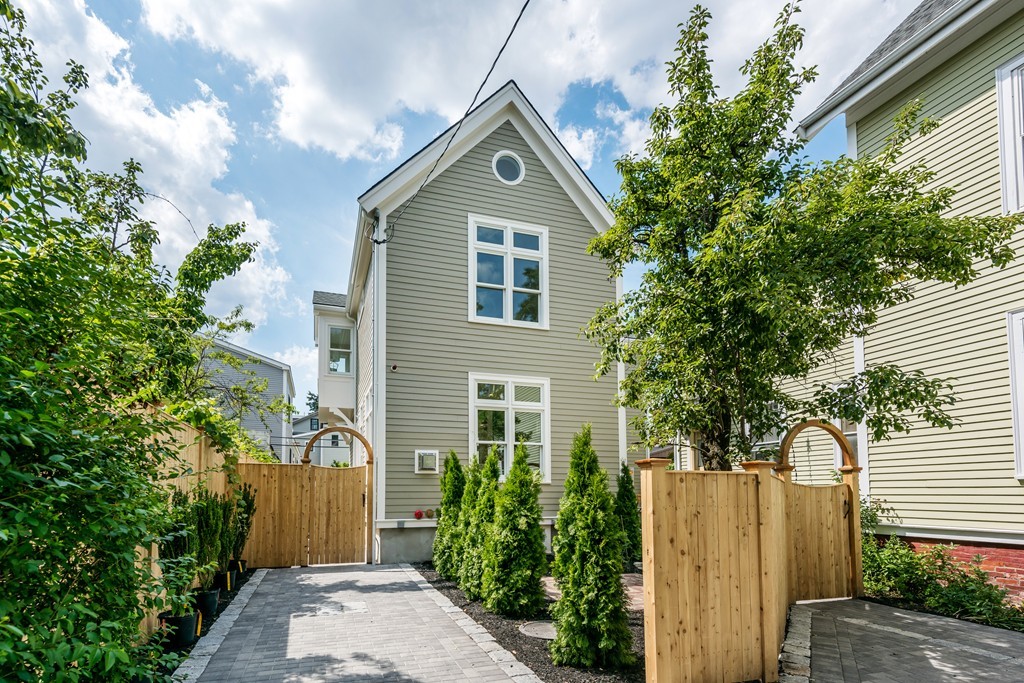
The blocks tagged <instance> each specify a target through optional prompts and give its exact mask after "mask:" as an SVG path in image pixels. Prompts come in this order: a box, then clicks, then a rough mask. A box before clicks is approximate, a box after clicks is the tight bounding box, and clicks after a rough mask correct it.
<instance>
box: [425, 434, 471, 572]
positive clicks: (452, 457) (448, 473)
mask: <svg viewBox="0 0 1024 683" xmlns="http://www.w3.org/2000/svg"><path fill="white" fill-rule="evenodd" d="M465 488H466V474H465V473H464V472H463V471H462V463H461V462H460V461H459V455H458V454H457V453H456V452H455V451H454V450H451V451H448V457H447V458H445V461H444V472H443V473H442V474H441V511H440V516H439V519H438V520H437V531H436V532H435V533H434V552H433V559H434V569H435V570H436V571H437V573H438V574H440V575H441V576H443V577H444V578H446V579H451V578H453V577H455V576H456V575H457V574H458V570H459V564H460V563H459V561H458V560H459V559H461V558H456V556H455V553H454V549H455V534H457V533H458V523H459V510H460V509H461V508H462V493H463V490H464V489H465Z"/></svg>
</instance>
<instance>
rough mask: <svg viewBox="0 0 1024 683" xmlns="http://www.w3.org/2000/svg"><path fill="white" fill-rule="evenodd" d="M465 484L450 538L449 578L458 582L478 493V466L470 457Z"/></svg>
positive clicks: (474, 459)
mask: <svg viewBox="0 0 1024 683" xmlns="http://www.w3.org/2000/svg"><path fill="white" fill-rule="evenodd" d="M464 474H465V477H466V484H465V486H464V487H463V489H462V500H461V501H460V502H459V518H458V520H457V521H456V523H455V534H454V535H453V536H452V557H453V558H455V559H454V561H453V564H454V566H453V567H452V575H451V578H452V579H453V580H455V581H456V582H458V581H459V580H460V579H459V576H460V575H461V573H462V554H463V551H464V550H465V547H466V537H467V536H469V527H470V525H471V523H472V521H473V510H474V509H475V508H476V496H477V493H479V492H480V465H479V463H478V462H477V461H476V458H473V457H472V456H471V457H470V460H469V465H468V466H467V467H466V469H465V470H464Z"/></svg>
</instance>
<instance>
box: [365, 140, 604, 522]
mask: <svg viewBox="0 0 1024 683" xmlns="http://www.w3.org/2000/svg"><path fill="white" fill-rule="evenodd" d="M499 150H512V151H514V152H515V153H516V154H518V155H519V156H520V158H522V160H523V162H524V164H525V167H526V176H525V178H524V180H523V181H522V182H521V183H520V184H518V185H515V186H509V185H505V184H503V183H501V182H500V181H499V180H498V179H497V178H496V177H495V176H494V174H493V172H492V170H491V159H492V157H493V155H494V154H495V153H496V152H498V151H499ZM396 213H397V212H396ZM469 214H479V215H485V216H489V217H494V218H500V219H504V220H508V221H512V222H522V223H529V224H534V225H543V226H546V227H547V228H548V229H549V233H548V260H547V264H548V269H549V278H548V279H549V292H546V293H545V294H546V295H549V300H548V301H549V310H548V318H549V321H550V329H547V330H540V329H523V328H517V327H509V326H500V325H490V324H481V323H471V322H468V320H467V317H468V304H469V299H468V297H469V296H470V288H469V284H468V279H469V274H468V272H467V263H468V258H469V253H468V249H469V244H468V230H469V227H468V226H469V224H468V220H469ZM595 234H596V231H595V229H594V227H593V226H592V225H591V224H590V223H589V222H588V221H587V220H586V218H584V216H583V214H582V213H581V212H580V211H579V209H578V208H577V207H576V205H575V204H574V203H573V202H572V200H571V199H570V198H569V196H568V195H567V194H566V193H565V191H564V190H563V189H562V188H561V187H560V186H559V184H558V182H557V181H556V180H555V178H554V177H553V176H552V175H551V174H550V173H549V172H548V170H547V169H546V168H544V166H543V164H542V163H541V161H540V159H539V158H538V157H537V156H536V154H534V152H533V150H531V149H530V147H529V146H528V144H527V143H526V142H525V141H524V140H523V138H522V137H521V136H520V134H519V133H518V131H517V130H516V129H515V127H514V126H513V125H512V124H511V123H510V122H506V123H504V124H503V125H501V126H500V127H499V128H498V129H496V130H495V131H494V132H493V133H491V134H490V135H489V136H488V137H487V138H485V139H484V140H483V141H482V142H480V143H479V144H478V145H477V146H476V147H474V148H473V149H472V150H471V151H469V152H468V153H466V154H465V155H463V156H462V157H461V158H460V159H459V160H458V161H456V162H455V163H454V164H452V165H451V166H450V167H449V168H447V169H446V170H445V171H444V172H443V173H442V174H441V175H439V176H438V177H437V178H435V179H434V180H432V181H431V182H430V183H429V184H428V185H427V186H426V187H425V188H423V190H422V192H420V194H419V195H418V196H417V197H416V198H415V199H414V200H413V201H412V203H411V204H409V205H408V207H407V208H406V210H405V213H404V214H403V215H402V219H401V221H400V222H399V224H398V226H397V227H396V230H395V235H394V238H393V239H392V241H391V242H390V243H389V244H388V260H387V293H388V294H387V303H386V316H387V317H386V321H387V361H386V362H387V365H388V366H389V367H390V366H391V365H392V364H397V366H398V370H397V371H396V372H391V371H389V372H387V374H386V382H387V395H386V416H387V417H386V419H387V457H386V458H385V468H386V470H387V471H386V517H387V518H388V519H407V518H410V517H412V515H413V512H414V511H415V510H416V509H419V508H428V507H431V508H432V507H436V506H437V505H438V504H439V497H440V493H439V483H438V477H437V476H436V475H417V474H414V473H413V452H414V450H416V449H437V450H439V451H440V452H441V453H442V456H443V454H444V453H446V452H447V451H448V450H449V449H455V451H456V452H457V453H458V454H459V457H460V458H461V459H462V461H463V462H464V463H465V462H467V458H468V451H469V384H468V375H469V373H470V372H474V373H489V374H499V375H516V376H530V377H544V378H549V379H550V382H551V396H550V398H551V403H550V406H549V411H550V415H551V440H552V443H551V444H549V449H550V450H549V454H550V458H551V483H550V484H545V485H543V486H542V493H541V502H542V504H543V507H544V514H545V516H547V517H553V516H554V515H555V514H556V513H557V509H558V500H559V498H560V495H561V490H562V484H563V482H564V479H565V475H566V470H567V466H568V457H567V455H568V452H569V446H570V443H571V440H572V436H573V434H574V433H575V432H577V431H579V429H580V426H581V425H582V424H583V423H586V422H590V423H592V424H593V436H594V446H595V448H596V449H597V451H598V454H599V456H600V458H601V463H602V466H603V467H605V468H606V469H607V470H608V471H609V473H611V474H614V473H615V472H616V471H617V469H618V464H619V452H618V451H619V445H618V414H617V409H616V407H615V406H614V405H613V403H612V399H613V397H614V394H615V377H614V375H609V376H605V377H603V378H601V379H600V380H598V381H595V380H594V378H593V375H594V363H595V362H596V361H597V360H598V350H597V349H596V348H595V347H594V346H592V345H591V344H590V342H588V341H587V340H586V339H584V338H581V336H580V329H581V328H582V327H584V326H585V325H586V324H587V322H588V321H589V320H590V318H591V317H592V315H593V314H594V311H595V310H596V308H597V307H598V306H600V305H601V304H603V303H605V302H607V301H609V300H612V299H614V298H615V283H614V281H611V280H609V279H608V273H607V269H606V267H605V266H604V265H603V264H602V263H601V262H600V261H599V260H598V259H596V258H594V257H592V256H589V255H588V254H587V253H586V247H587V243H588V242H589V240H590V239H591V238H593V237H594V235H595ZM364 348H365V347H364Z"/></svg>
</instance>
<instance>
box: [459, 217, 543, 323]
mask: <svg viewBox="0 0 1024 683" xmlns="http://www.w3.org/2000/svg"><path fill="white" fill-rule="evenodd" d="M468 252H469V264H468V266H469V267H468V272H469V278H468V301H469V311H468V313H469V321H470V322H474V323H486V324H491V325H508V326H513V327H527V328H533V329H542V330H546V329H548V310H549V309H550V302H549V299H550V288H549V287H548V229H547V228H545V227H543V226H538V225H528V224H525V223H517V222H511V221H506V220H502V219H500V218H488V217H485V216H477V215H473V214H470V215H469V249H468Z"/></svg>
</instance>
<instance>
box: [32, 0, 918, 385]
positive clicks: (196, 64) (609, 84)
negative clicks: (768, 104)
mask: <svg viewBox="0 0 1024 683" xmlns="http://www.w3.org/2000/svg"><path fill="white" fill-rule="evenodd" d="M16 4H19V5H21V6H23V7H24V9H25V10H26V13H27V15H28V22H29V33H30V35H32V37H33V38H34V39H35V41H36V44H37V49H38V51H39V53H40V56H41V57H42V59H43V61H44V64H45V65H46V66H47V68H48V69H49V70H50V73H51V78H52V79H53V80H55V81H56V80H57V79H58V78H59V76H60V73H61V71H60V70H61V69H62V65H63V64H64V63H65V62H66V61H67V60H68V59H74V60H76V61H79V62H81V63H83V64H84V65H85V67H86V69H87V71H88V72H89V73H90V75H91V87H90V89H89V90H88V91H86V92H85V93H83V94H82V95H81V97H80V101H81V106H80V108H79V109H78V110H77V111H76V114H75V119H76V124H77V125H78V126H79V128H80V129H81V130H82V131H83V133H84V134H85V135H86V137H87V138H88V139H89V140H90V158H89V165H90V166H92V167H94V168H100V169H105V170H116V169H117V167H118V166H119V164H120V162H121V161H122V160H124V159H127V158H129V157H133V158H135V159H137V160H138V161H140V162H141V163H142V164H143V167H144V169H145V171H146V173H145V176H144V177H143V182H144V184H145V185H146V187H147V189H148V190H149V191H151V192H154V193H156V194H159V195H161V196H163V197H166V198H167V199H168V200H169V201H170V202H173V206H171V205H170V204H169V203H165V202H161V201H158V200H154V201H151V202H150V203H148V204H147V207H146V209H145V211H146V213H147V215H149V216H150V217H151V218H153V219H154V220H155V221H156V222H157V224H158V226H159V228H160V230H161V238H162V245H161V251H160V256H161V257H162V259H163V260H164V261H165V262H166V263H168V264H169V265H170V266H172V267H173V266H175V265H176V264H177V263H178V262H180V259H181V258H182V257H183V256H184V254H185V253H187V251H188V250H189V249H190V248H191V247H192V246H194V244H195V241H196V237H195V234H194V233H193V232H192V230H193V228H194V229H195V230H197V231H199V232H200V234H201V233H202V231H203V230H204V228H205V226H206V225H208V224H209V223H218V224H220V223H226V222H233V221H238V220H244V221H246V223H247V224H248V226H249V236H250V238H251V239H256V240H258V241H259V242H260V244H261V247H260V250H259V252H258V255H257V260H256V262H255V263H253V264H250V265H249V266H247V267H246V268H245V269H244V270H243V272H242V273H240V274H239V275H238V276H236V277H235V278H233V279H232V280H231V281H229V282H225V283H223V284H221V285H219V286H218V288H217V289H216V291H215V293H214V296H213V299H212V301H211V307H212V310H213V312H215V313H224V312H226V311H227V310H229V309H230V308H231V307H232V306H233V305H235V304H242V305H244V306H245V310H246V313H247V316H248V317H249V318H250V319H252V320H253V321H254V322H255V323H256V324H257V328H256V330H255V331H254V332H253V333H252V334H251V335H249V336H248V337H246V338H242V339H238V340H236V341H237V342H238V343H240V344H242V345H245V346H247V347H249V348H251V349H253V350H254V351H257V352H259V353H263V354H265V355H269V356H273V357H276V358H279V359H281V360H284V361H286V362H288V363H290V364H291V365H292V366H293V370H294V373H295V380H296V385H297V387H296V388H297V391H298V396H299V398H300V399H301V398H302V397H303V396H304V395H305V392H306V391H307V390H313V389H315V376H314V359H315V350H314V348H313V342H312V310H311V305H310V303H309V302H310V298H311V296H312V291H313V290H314V289H324V290H329V291H344V289H345V287H346V284H347V278H348V269H349V261H350V259H351V250H352V238H353V229H354V221H355V216H356V197H357V196H358V195H359V194H361V193H362V192H363V191H364V190H365V189H367V188H368V187H370V186H371V185H372V184H373V183H374V182H376V180H378V179H379V178H380V177H381V176H383V175H384V174H386V173H387V172H388V171H390V170H391V169H392V168H394V167H395V166H397V165H398V164H400V163H401V162H402V161H403V160H404V159H405V158H407V157H408V156H409V155H410V154H412V153H414V152H415V151H416V150H418V149H419V148H420V147H422V146H423V145H424V144H425V143H427V142H428V141H429V140H430V139H432V138H433V137H434V136H436V135H437V134H438V133H440V132H441V131H442V130H444V129H445V128H446V127H447V126H448V125H449V124H450V123H452V122H454V121H455V120H457V118H458V117H459V116H460V115H461V114H462V112H463V111H464V110H465V108H466V106H467V105H468V104H469V101H470V99H471V98H472V95H473V92H474V91H475V89H476V87H477V86H478V85H479V82H480V80H481V79H482V78H483V76H484V74H485V73H486V70H487V67H488V65H489V64H490V61H491V59H493V57H494V54H495V53H496V51H497V48H498V46H500V44H501V41H502V40H503V39H504V36H505V34H506V32H507V31H508V29H509V27H510V26H511V24H512V21H513V20H514V18H515V15H516V13H517V12H518V11H519V7H520V5H521V3H520V1H519V0H514V1H507V0H501V2H495V3H473V2H469V1H468V0H450V1H447V2H430V1H427V0H422V1H419V2H416V3H408V2H397V1H392V2H386V1H382V2H378V3H373V4H370V3H356V2H350V3H340V2H330V1H328V0H292V1H291V2H288V3H281V2H279V0H248V1H247V2H240V1H237V2H209V1H208V0H175V1H174V2H171V1H170V0H104V1H102V2H86V0H32V1H31V2H27V1H23V2H20V3H16ZM706 4H707V5H708V6H709V7H710V8H711V10H712V13H713V15H714V16H715V20H714V24H713V25H712V28H711V55H712V57H713V58H714V60H715V68H716V74H717V76H718V79H719V82H720V83H721V84H722V87H723V92H725V93H728V92H730V91H733V90H735V88H737V87H738V84H739V82H740V80H739V74H738V67H739V66H740V64H741V63H742V60H743V59H744V58H745V57H746V56H747V55H748V54H749V53H750V52H751V50H753V49H754V47H756V45H757V43H758V42H760V41H761V40H763V39H764V38H765V37H766V36H767V35H768V34H769V32H770V31H771V27H772V23H773V21H774V18H775V15H776V13H777V12H778V9H779V8H780V7H781V3H765V2H762V1H760V0H733V1H731V2H723V1H721V0H712V1H711V2H708V3H706ZM805 4H806V7H805V8H804V12H803V13H802V14H801V15H800V18H799V21H800V23H801V25H803V26H805V27H806V28H807V39H806V45H805V50H804V52H803V54H802V55H801V58H800V59H801V62H802V63H804V64H817V65H818V67H819V72H820V73H821V76H820V78H819V80H818V82H816V83H815V84H814V85H813V86H811V87H809V88H808V89H807V91H806V93H805V95H804V96H803V98H802V99H801V100H800V101H799V102H798V105H797V112H796V114H797V116H800V115H801V114H806V113H807V112H809V111H810V109H811V108H813V107H814V106H815V105H816V104H817V103H818V102H819V101H820V100H821V99H822V98H823V97H824V96H825V95H827V94H828V92H830V91H831V90H832V88H833V87H834V86H835V85H836V84H837V83H838V82H840V81H841V80H842V78H843V77H844V76H845V75H846V74H847V73H849V71H850V70H852V69H853V68H854V67H855V66H856V64H857V63H858V62H859V61H860V60H861V59H863V57H864V56H866V54H867V53H868V52H869V51H870V50H871V49H872V48H873V47H874V46H875V45H876V44H877V43H878V42H880V41H881V39H882V38H884V37H885V34H886V33H888V31H889V30H891V29H892V28H893V27H894V26H895V25H896V24H897V23H898V22H899V21H900V20H901V19H902V18H903V17H904V16H905V15H906V14H907V13H909V12H910V10H911V9H912V8H913V6H914V5H915V4H916V2H915V1H914V0H835V1H833V2H822V1H821V0H816V1H814V2H807V3H805ZM688 10H689V6H688V5H685V4H683V5H680V4H677V3H665V2H663V1H662V0H632V1H627V0H600V1H598V0H561V1H560V2H552V1H551V0H547V1H542V0H535V1H534V3H531V5H530V6H529V8H528V9H527V10H526V13H525V15H524V17H523V20H522V23H521V24H520V26H519V29H518V31H517V33H516V35H515V36H514V37H513V39H512V41H511V42H510V44H509V47H508V49H507V51H506V53H505V54H504V55H503V57H502V60H501V61H500V62H499V65H498V68H497V70H496V71H495V73H494V75H493V76H492V77H491V79H490V80H489V81H488V84H487V85H486V86H485V88H484V91H483V93H482V95H481V98H483V97H486V96H487V95H488V94H490V93H491V92H493V91H494V90H495V89H496V88H498V87H500V86H501V85H502V84H503V83H504V82H505V81H507V80H508V79H509V78H514V79H516V81H517V82H518V83H519V85H520V87H521V88H522V89H523V91H524V92H525V94H526V95H527V97H529V98H530V99H531V101H532V102H533V103H534V105H535V106H536V107H537V108H538V110H539V111H540V113H541V115H542V116H544V118H545V119H546V120H547V121H548V123H549V125H551V126H552V128H553V129H554V130H555V131H556V133H558V134H559V137H560V138H561V139H562V141H563V143H564V144H565V145H566V147H567V148H568V149H569V151H570V152H571V153H572V154H573V156H574V157H576V159H577V161H579V163H580V164H581V166H583V168H584V169H585V170H586V171H587V173H588V174H589V175H590V177H591V178H592V180H593V181H594V183H595V184H596V185H597V186H598V188H599V189H600V190H601V191H602V192H604V193H605V195H606V196H611V195H614V194H615V193H616V192H617V190H618V186H619V180H618V177H617V174H616V172H615V169H614V161H615V159H616V158H618V157H619V156H620V155H621V154H623V153H624V152H627V151H630V150H633V151H640V150H641V148H642V143H643V140H644V138H645V131H646V117H647V115H648V114H649V112H650V110H651V107H653V106H654V105H656V104H658V103H660V102H663V101H666V100H667V96H666V94H665V84H664V77H663V75H664V74H663V67H662V66H661V65H663V64H664V62H665V61H666V60H667V59H669V58H670V56H671V54H672V49H673V47H674V45H675V41H676V39H677V29H676V25H677V24H678V23H679V22H681V21H684V20H685V19H686V15H687V13H688ZM868 16H870V17H871V18H872V21H871V22H867V21H864V18H865V17H868ZM850 27H856V28H855V29H851V28H850ZM845 147H846V134H845V129H844V127H843V125H842V122H841V121H836V122H833V123H832V124H831V125H830V126H829V127H828V128H826V129H825V130H824V131H823V132H822V133H820V134H819V135H818V137H816V138H815V140H813V141H812V142H811V144H810V146H809V147H808V154H809V155H810V156H811V157H812V158H817V159H822V158H834V157H836V156H838V155H839V154H841V153H843V152H844V151H845ZM176 209H180V211H181V212H182V213H184V214H185V216H187V217H188V219H189V221H190V222H191V226H190V225H189V223H188V222H186V220H185V219H183V218H182V217H181V215H179V214H178V212H177V210H176ZM627 284H628V283H627ZM301 402H302V401H301V400H300V401H299V403H300V404H301Z"/></svg>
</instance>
